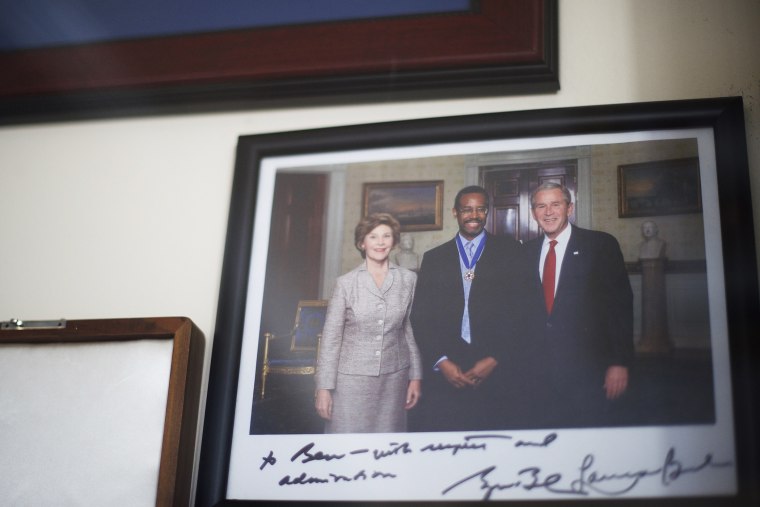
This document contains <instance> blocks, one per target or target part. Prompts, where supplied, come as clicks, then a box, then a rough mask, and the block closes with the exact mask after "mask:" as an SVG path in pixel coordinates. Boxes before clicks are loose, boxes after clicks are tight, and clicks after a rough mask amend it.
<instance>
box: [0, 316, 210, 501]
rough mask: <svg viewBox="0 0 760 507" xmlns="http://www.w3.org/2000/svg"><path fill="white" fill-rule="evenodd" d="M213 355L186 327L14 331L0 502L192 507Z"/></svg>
mask: <svg viewBox="0 0 760 507" xmlns="http://www.w3.org/2000/svg"><path fill="white" fill-rule="evenodd" d="M203 354H204V338H203V334H202V333H201V331H200V330H199V329H198V328H197V327H196V326H195V324H193V322H192V321H191V320H190V319H187V318H185V317H156V318H131V319H102V320H69V321H57V323H55V324H54V325H49V324H48V323H47V322H41V321H36V322H21V323H20V324H19V322H13V321H10V322H9V323H8V325H3V327H2V329H0V364H2V368H1V369H2V373H1V374H0V377H2V385H0V400H2V402H1V403H0V404H2V405H3V407H4V408H3V432H2V436H0V441H2V447H3V459H4V461H5V462H6V463H8V466H4V467H2V468H3V474H2V475H3V476H2V478H1V479H0V499H2V500H1V501H0V503H4V504H28V505H45V504H59V503H61V502H63V503H70V504H79V505H85V504H90V505H115V504H120V503H123V502H128V503H129V504H130V505H162V506H170V505H188V504H189V502H190V501H191V499H192V480H193V463H194V459H195V453H194V452H193V450H194V448H195V440H196V433H197V430H196V428H197V423H198V407H199V403H200V390H201V377H202V374H203ZM11 407H12V409H11Z"/></svg>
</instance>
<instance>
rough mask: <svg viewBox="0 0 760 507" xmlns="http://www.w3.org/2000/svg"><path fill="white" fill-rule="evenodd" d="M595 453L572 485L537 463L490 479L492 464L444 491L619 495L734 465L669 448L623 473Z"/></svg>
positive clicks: (487, 494)
mask: <svg viewBox="0 0 760 507" xmlns="http://www.w3.org/2000/svg"><path fill="white" fill-rule="evenodd" d="M594 459H595V458H594V455H593V454H587V455H586V456H585V457H584V458H583V460H582V462H581V466H580V468H579V471H580V477H578V478H576V479H574V480H572V481H570V483H569V486H563V485H562V484H561V482H562V479H563V477H562V474H560V473H556V472H554V473H547V472H546V471H544V470H542V469H541V468H540V467H537V466H530V467H526V468H523V469H521V470H519V471H518V472H517V477H516V478H514V479H513V480H511V481H508V482H491V480H490V477H489V476H490V475H491V474H492V473H493V472H494V471H495V470H496V466H495V465H494V466H489V467H487V468H484V469H482V470H479V471H477V472H475V473H474V474H471V475H468V476H466V477H465V478H463V479H461V480H459V481H456V482H455V483H453V484H451V485H450V486H449V487H447V488H446V489H444V490H443V491H442V492H441V495H442V496H445V495H446V494H448V493H449V492H451V491H452V490H454V489H456V488H459V487H461V486H463V485H465V484H468V483H469V484H474V485H476V487H477V488H478V490H480V491H482V492H483V500H490V499H491V496H492V495H493V493H494V492H495V491H502V490H508V489H514V488H521V489H523V490H525V491H532V490H543V491H546V492H549V493H552V494H562V495H574V496H588V495H590V494H591V493H592V492H594V493H597V494H600V495H603V496H620V495H624V494H626V493H628V492H630V491H632V490H633V489H634V488H635V487H636V486H637V485H638V484H639V482H640V481H641V480H642V479H645V478H648V477H659V479H660V483H661V484H662V485H663V486H669V485H670V484H672V483H673V482H675V481H676V480H678V479H679V478H680V477H682V476H683V475H685V474H695V473H699V472H702V471H706V470H708V469H711V468H724V467H730V466H733V463H732V462H728V461H726V462H718V461H715V460H714V458H713V455H712V454H706V455H705V457H704V459H703V460H702V462H701V463H698V464H696V465H690V466H685V465H684V464H683V463H682V462H681V461H680V460H679V459H676V451H675V448H672V447H671V448H670V449H669V450H668V452H667V453H666V455H665V459H664V462H663V464H662V465H661V466H659V467H656V468H651V469H648V468H642V469H640V470H628V471H623V472H614V473H609V472H601V471H599V470H596V469H594Z"/></svg>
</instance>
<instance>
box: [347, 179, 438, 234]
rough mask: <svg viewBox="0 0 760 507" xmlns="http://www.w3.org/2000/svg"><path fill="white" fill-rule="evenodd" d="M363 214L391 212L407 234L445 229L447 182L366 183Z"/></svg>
mask: <svg viewBox="0 0 760 507" xmlns="http://www.w3.org/2000/svg"><path fill="white" fill-rule="evenodd" d="M363 195H364V198H363V202H362V212H363V214H364V216H367V215H369V214H370V213H390V214H391V215H393V216H394V217H395V218H396V220H398V221H399V223H400V224H401V230H402V231H403V232H408V231H439V230H441V229H443V181H440V180H439V181H404V182H400V181H399V182H390V183H365V184H364V192H363Z"/></svg>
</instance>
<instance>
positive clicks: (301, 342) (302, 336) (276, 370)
mask: <svg viewBox="0 0 760 507" xmlns="http://www.w3.org/2000/svg"><path fill="white" fill-rule="evenodd" d="M327 303H328V302H327V300H324V299H302V300H300V301H299V302H298V307H297V309H296V317H295V322H294V324H293V328H292V329H291V330H290V331H289V332H288V333H285V334H275V333H271V332H265V333H264V335H263V336H264V360H263V362H262V367H261V384H260V385H261V388H260V392H259V397H260V398H261V399H264V398H265V397H266V388H267V378H268V377H269V375H273V374H275V375H313V374H314V373H315V372H316V371H317V357H318V355H319V342H320V341H321V339H322V325H324V317H325V314H326V312H327ZM314 309H317V310H318V311H319V314H318V315H317V318H319V319H321V321H317V322H314V323H313V324H312V321H311V320H307V319H308V318H309V316H308V315H307V314H309V313H312V310H314ZM320 322H321V324H322V325H319V324H320ZM313 325H319V331H318V332H316V333H314V329H313V328H312V326H313ZM285 338H290V348H289V349H288V351H289V353H294V356H295V355H297V354H300V356H301V357H300V358H299V359H300V361H296V360H295V359H296V358H295V357H294V364H292V365H288V364H272V360H273V358H272V357H271V354H272V348H273V343H274V342H275V341H276V340H283V339H285ZM310 351H314V354H313V358H311V357H310V358H309V359H310V360H308V361H307V362H306V363H304V361H305V359H304V356H306V355H308V354H305V353H308V352H310ZM285 360H287V358H285Z"/></svg>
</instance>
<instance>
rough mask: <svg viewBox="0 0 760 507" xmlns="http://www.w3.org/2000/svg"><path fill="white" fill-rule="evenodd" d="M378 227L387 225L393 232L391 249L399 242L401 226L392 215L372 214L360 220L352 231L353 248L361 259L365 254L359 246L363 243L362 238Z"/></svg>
mask: <svg viewBox="0 0 760 507" xmlns="http://www.w3.org/2000/svg"><path fill="white" fill-rule="evenodd" d="M380 225H387V226H388V227H390V228H391V231H393V247H394V248H395V247H396V245H398V243H399V241H400V240H401V224H400V223H398V220H396V219H395V218H393V215H391V214H389V213H372V214H371V215H368V216H366V217H364V218H362V219H361V220H359V223H358V224H357V225H356V229H354V246H355V247H356V249H357V250H359V253H360V254H362V259H364V258H365V257H366V255H367V254H366V253H365V252H364V250H362V248H361V244H362V243H363V242H364V238H366V237H367V234H369V233H370V232H372V231H373V230H375V228H376V227H378V226H380Z"/></svg>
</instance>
